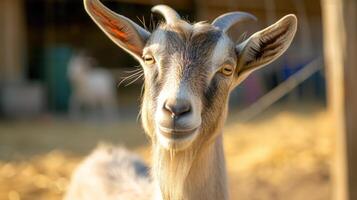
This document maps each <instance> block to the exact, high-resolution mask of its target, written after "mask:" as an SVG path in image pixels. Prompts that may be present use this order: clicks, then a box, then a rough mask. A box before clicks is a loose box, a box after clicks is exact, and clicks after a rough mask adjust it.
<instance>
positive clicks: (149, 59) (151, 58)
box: [143, 55, 155, 65]
mask: <svg viewBox="0 0 357 200" xmlns="http://www.w3.org/2000/svg"><path fill="white" fill-rule="evenodd" d="M143 59H144V62H145V64H147V65H152V64H154V63H155V59H154V56H152V55H145V56H143Z"/></svg>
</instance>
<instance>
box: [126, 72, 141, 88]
mask: <svg viewBox="0 0 357 200" xmlns="http://www.w3.org/2000/svg"><path fill="white" fill-rule="evenodd" d="M143 75H144V74H140V75H139V76H138V77H137V78H136V79H134V80H133V81H131V82H130V83H128V84H126V85H125V87H126V86H129V85H131V84H132V83H134V82H135V81H137V80H138V79H139V78H141V77H143Z"/></svg>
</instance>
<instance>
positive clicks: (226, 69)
mask: <svg viewBox="0 0 357 200" xmlns="http://www.w3.org/2000/svg"><path fill="white" fill-rule="evenodd" d="M233 70H234V69H233V66H232V65H227V64H226V65H223V66H222V67H221V69H220V70H219V72H220V73H222V74H223V75H225V76H230V75H232V74H233Z"/></svg>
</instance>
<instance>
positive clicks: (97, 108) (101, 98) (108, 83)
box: [68, 54, 117, 118]
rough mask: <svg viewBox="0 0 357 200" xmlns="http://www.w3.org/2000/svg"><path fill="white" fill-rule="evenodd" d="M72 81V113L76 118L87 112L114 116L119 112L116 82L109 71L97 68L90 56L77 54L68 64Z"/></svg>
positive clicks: (97, 115) (99, 115)
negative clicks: (84, 110)
mask: <svg viewBox="0 0 357 200" xmlns="http://www.w3.org/2000/svg"><path fill="white" fill-rule="evenodd" d="M68 77H69V80H70V82H71V89H72V94H71V97H70V110H69V112H70V114H71V116H72V117H74V118H80V117H84V116H83V115H84V112H83V110H82V109H83V108H85V109H86V111H87V112H86V113H87V114H89V115H90V114H93V116H96V117H101V116H103V115H104V117H114V116H115V114H116V112H117V110H116V109H117V106H116V91H115V82H114V80H113V77H112V75H111V74H110V72H109V71H107V70H105V69H102V68H95V67H94V66H93V61H92V60H91V58H90V57H88V56H85V55H83V54H78V55H75V56H73V57H72V58H71V60H70V62H69V64H68Z"/></svg>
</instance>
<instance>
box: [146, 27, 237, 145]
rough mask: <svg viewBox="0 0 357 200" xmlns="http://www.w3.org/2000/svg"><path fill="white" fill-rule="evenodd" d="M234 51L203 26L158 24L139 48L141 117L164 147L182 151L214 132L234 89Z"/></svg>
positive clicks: (229, 43) (218, 34)
mask: <svg viewBox="0 0 357 200" xmlns="http://www.w3.org/2000/svg"><path fill="white" fill-rule="evenodd" d="M234 49H235V45H234V43H233V42H232V41H231V40H230V39H229V38H228V37H227V36H226V35H225V34H224V33H223V32H222V31H221V30H220V29H218V28H216V27H214V26H212V25H210V24H207V23H198V24H195V25H192V26H191V25H188V24H187V23H185V22H181V23H176V24H173V25H170V24H164V25H161V26H160V27H159V28H158V29H157V30H156V31H154V32H153V33H152V35H151V37H150V39H149V40H148V41H147V43H146V46H145V48H144V49H143V59H144V63H143V67H144V70H145V81H146V83H145V88H146V90H147V95H145V96H147V99H145V101H150V102H153V107H152V110H150V111H147V112H150V114H151V115H152V116H153V119H152V121H153V124H154V129H155V131H154V133H155V134H156V138H157V139H158V141H159V142H160V144H161V145H163V146H164V147H165V148H173V149H176V150H180V149H184V148H186V147H188V146H189V145H190V144H191V143H192V142H193V141H195V140H196V139H200V138H202V139H205V140H207V139H208V138H207V137H212V136H211V135H208V134H212V133H215V132H216V131H215V129H216V128H217V122H216V121H217V119H224V116H225V115H224V114H223V113H224V111H225V110H226V109H225V108H226V105H227V103H226V102H227V99H228V98H227V97H228V93H229V91H230V88H231V87H232V85H233V84H234V74H233V72H234V69H235V66H236V61H237V56H236V54H235V50H234ZM215 126H216V127H215ZM203 135H206V136H205V137H203ZM198 136H202V137H198Z"/></svg>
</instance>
